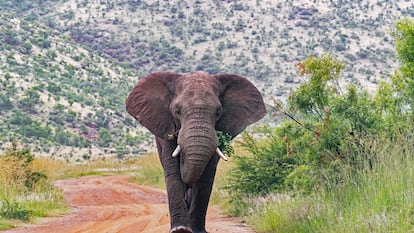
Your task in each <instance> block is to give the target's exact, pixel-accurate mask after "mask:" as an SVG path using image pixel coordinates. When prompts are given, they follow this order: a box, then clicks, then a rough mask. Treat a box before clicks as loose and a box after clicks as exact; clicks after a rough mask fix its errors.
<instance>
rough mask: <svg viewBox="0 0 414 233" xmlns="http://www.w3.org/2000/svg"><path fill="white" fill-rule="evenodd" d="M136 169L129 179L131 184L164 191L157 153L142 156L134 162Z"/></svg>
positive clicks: (161, 170) (163, 181) (162, 174)
mask: <svg viewBox="0 0 414 233" xmlns="http://www.w3.org/2000/svg"><path fill="white" fill-rule="evenodd" d="M136 165H137V169H136V170H135V171H134V173H133V174H132V175H133V176H132V177H131V178H130V181H131V182H134V183H137V184H141V185H149V186H153V187H156V188H160V189H165V180H164V171H163V169H162V166H161V163H160V160H159V158H158V155H157V153H150V154H147V155H143V156H141V157H140V158H138V159H137V161H136Z"/></svg>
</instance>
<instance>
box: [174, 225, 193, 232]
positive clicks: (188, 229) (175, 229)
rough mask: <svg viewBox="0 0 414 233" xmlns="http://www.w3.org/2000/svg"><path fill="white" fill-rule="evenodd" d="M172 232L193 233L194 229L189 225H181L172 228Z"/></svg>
mask: <svg viewBox="0 0 414 233" xmlns="http://www.w3.org/2000/svg"><path fill="white" fill-rule="evenodd" d="M170 233H193V231H192V230H191V229H190V228H188V227H184V226H179V227H174V228H173V229H171V230H170Z"/></svg>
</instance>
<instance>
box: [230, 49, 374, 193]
mask: <svg viewBox="0 0 414 233" xmlns="http://www.w3.org/2000/svg"><path fill="white" fill-rule="evenodd" d="M299 68H300V71H301V72H302V74H303V75H307V76H310V77H309V80H308V82H306V83H304V84H302V85H301V86H300V87H299V88H298V89H297V90H295V91H294V92H293V93H292V95H291V97H290V99H289V103H288V104H289V109H290V111H291V112H292V113H294V114H293V116H292V115H290V116H291V117H292V118H293V119H295V121H288V122H283V123H281V124H280V125H279V126H278V127H276V128H275V129H268V130H267V131H265V135H264V136H265V139H262V140H260V142H258V141H257V140H256V139H254V138H253V137H252V136H251V135H248V134H245V135H244V137H243V142H242V146H243V147H245V148H246V149H247V150H248V151H249V152H250V153H252V154H253V156H247V157H246V156H238V157H236V169H235V170H234V171H233V173H234V175H232V176H230V177H231V178H230V182H229V189H230V190H231V191H232V192H235V193H237V194H241V195H245V194H253V195H264V194H267V193H270V192H274V191H286V190H290V191H293V192H298V193H303V192H305V193H309V192H311V191H312V190H313V188H315V187H316V186H317V185H320V183H322V182H324V181H325V180H326V179H327V177H326V174H327V171H331V172H332V174H330V175H335V171H336V169H337V165H338V164H343V163H346V164H349V165H352V167H353V168H355V169H356V168H359V167H361V166H362V165H361V161H360V159H359V158H357V157H355V155H354V153H353V152H354V151H351V150H349V148H346V149H345V145H347V144H349V143H351V144H356V145H358V143H359V141H360V140H361V139H362V138H363V137H364V136H365V135H366V134H367V133H368V132H370V131H377V130H380V129H381V123H382V120H381V118H380V117H379V116H378V114H377V112H376V111H375V109H374V108H371V107H370V106H373V105H374V100H373V99H372V98H371V97H370V96H369V95H368V94H367V93H366V92H363V91H358V90H357V89H356V87H355V86H354V85H350V86H348V88H347V89H346V90H345V91H342V90H341V88H340V87H339V80H338V79H339V74H340V71H341V70H342V69H343V68H344V66H343V64H342V63H341V62H338V61H336V60H334V59H333V58H332V57H331V56H324V57H322V58H315V57H309V58H308V59H306V61H304V62H303V63H300V64H299ZM278 108H279V109H280V110H282V109H281V108H282V107H281V106H278ZM355 150H356V148H355ZM328 173H329V172H328ZM338 182H340V181H338Z"/></svg>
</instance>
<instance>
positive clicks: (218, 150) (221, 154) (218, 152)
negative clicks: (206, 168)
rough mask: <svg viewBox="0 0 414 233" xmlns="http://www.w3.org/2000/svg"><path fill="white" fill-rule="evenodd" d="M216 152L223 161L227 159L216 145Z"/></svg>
mask: <svg viewBox="0 0 414 233" xmlns="http://www.w3.org/2000/svg"><path fill="white" fill-rule="evenodd" d="M216 152H217V154H218V156H220V158H222V159H223V160H224V161H227V160H229V159H228V158H227V157H226V156H225V155H224V154H223V152H221V150H220V149H219V148H218V147H217V149H216Z"/></svg>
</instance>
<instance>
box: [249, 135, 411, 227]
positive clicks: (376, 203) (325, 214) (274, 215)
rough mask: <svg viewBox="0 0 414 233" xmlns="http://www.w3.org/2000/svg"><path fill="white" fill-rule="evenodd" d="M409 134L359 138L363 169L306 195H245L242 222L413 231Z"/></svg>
mask: <svg viewBox="0 0 414 233" xmlns="http://www.w3.org/2000/svg"><path fill="white" fill-rule="evenodd" d="M413 138H414V137H413V135H409V136H406V135H400V137H399V138H398V139H393V140H391V139H385V138H383V139H379V138H376V139H371V140H367V141H364V142H362V143H364V144H365V145H364V148H370V149H369V150H365V151H362V150H361V151H359V152H357V153H359V154H358V156H359V157H360V158H365V162H366V164H367V166H366V168H365V169H361V170H355V169H349V170H347V171H346V172H345V173H344V174H345V175H344V177H343V181H342V182H341V183H339V184H338V183H337V182H336V181H335V182H331V183H330V182H329V180H328V182H327V183H326V185H325V186H324V187H322V188H321V189H319V190H317V191H314V192H313V193H311V195H309V196H303V195H299V196H294V197H292V198H280V197H276V198H275V195H270V196H268V197H266V198H265V199H262V200H260V199H254V200H250V204H251V209H250V211H251V212H250V215H249V216H250V217H247V220H248V222H250V223H252V224H254V225H255V226H256V227H257V229H258V231H259V232H344V233H348V232H349V233H351V232H414V179H413V176H414V158H413V155H414V140H413ZM344 169H347V167H346V166H345V167H344ZM282 197H283V196H282Z"/></svg>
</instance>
